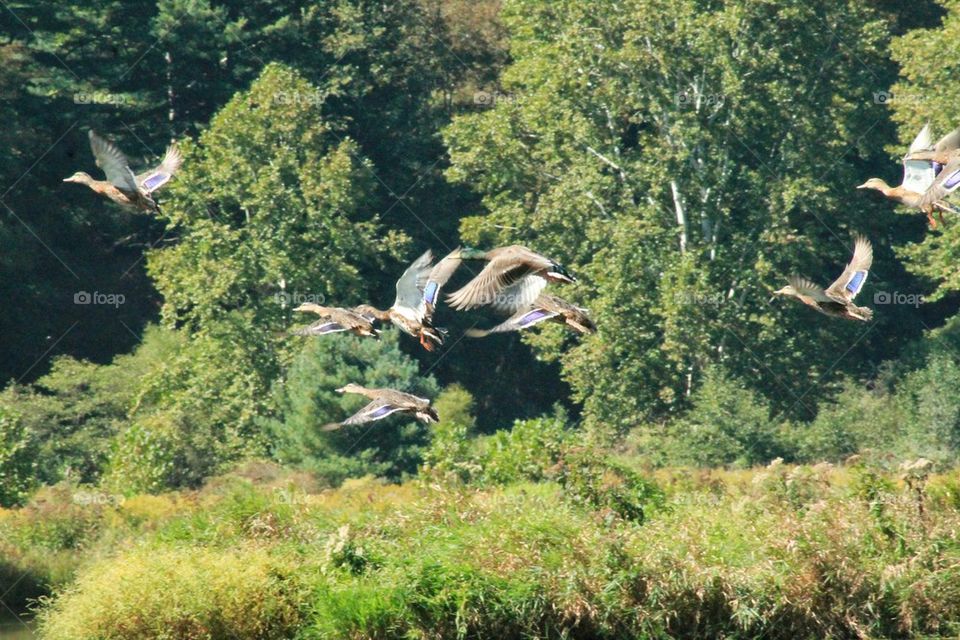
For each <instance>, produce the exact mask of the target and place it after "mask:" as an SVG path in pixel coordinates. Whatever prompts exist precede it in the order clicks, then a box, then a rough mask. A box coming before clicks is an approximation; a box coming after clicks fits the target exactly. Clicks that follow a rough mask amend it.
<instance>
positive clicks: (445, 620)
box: [0, 464, 960, 640]
mask: <svg viewBox="0 0 960 640" xmlns="http://www.w3.org/2000/svg"><path fill="white" fill-rule="evenodd" d="M563 478H564V479H563V480H549V481H544V482H540V483H514V484H509V485H505V486H496V485H492V486H482V487H468V486H462V485H458V484H455V483H447V482H439V481H437V482H431V481H426V480H421V481H414V482H409V483H406V484H402V485H388V484H382V483H380V482H377V481H374V480H372V479H364V480H353V481H348V482H347V484H346V485H344V486H343V487H341V488H339V489H336V490H319V489H317V488H316V487H314V486H313V483H312V481H311V480H310V478H309V477H307V476H303V475H292V474H290V473H287V472H282V471H280V470H279V469H277V468H275V467H272V466H271V465H267V464H251V465H248V466H247V467H245V468H243V469H241V470H239V471H238V472H236V473H234V474H231V475H228V476H224V477H220V478H217V479H215V480H213V481H211V482H209V483H208V484H207V485H206V486H205V487H204V488H203V489H202V490H199V491H195V492H180V493H170V494H164V495H158V496H148V495H143V496H136V497H132V498H127V499H120V498H115V497H111V496H105V495H101V494H96V493H95V492H92V491H85V490H83V489H82V488H77V487H68V486H59V487H56V488H52V489H48V490H45V491H44V492H41V493H40V494H39V495H38V496H36V497H35V499H34V501H33V502H32V503H31V504H30V505H28V506H27V507H25V508H22V509H19V510H8V511H0V540H2V543H0V544H2V545H3V547H4V549H3V553H2V555H0V557H2V558H4V561H3V562H4V565H3V571H4V575H5V576H13V575H18V574H26V577H25V578H24V579H23V580H22V581H21V582H20V583H19V584H20V586H19V587H18V591H17V592H16V594H10V595H9V596H8V597H7V599H6V600H7V601H8V602H13V601H14V600H15V606H20V607H22V606H24V604H25V602H26V601H27V600H28V599H29V598H32V597H36V596H37V595H38V594H40V593H43V592H45V591H46V590H47V589H48V588H51V587H52V589H53V591H54V595H53V596H52V597H50V598H43V599H42V601H41V602H40V603H35V604H34V605H33V606H34V608H36V609H37V610H38V622H39V628H40V632H41V633H42V636H43V637H45V638H50V639H53V640H66V639H78V638H144V639H146V638H236V639H240V640H243V639H247V638H283V637H291V638H293V637H297V638H488V637H505V638H509V637H527V638H641V637H642V638H668V637H687V638H689V637H702V638H707V637H719V636H724V637H737V638H748V637H749V638H754V637H765V638H824V637H838V638H886V637H889V638H906V637H956V636H957V634H958V633H960V541H958V538H957V532H958V531H960V511H958V508H960V491H958V488H960V475H958V473H957V472H951V473H949V474H942V475H934V476H930V477H926V476H925V475H923V474H919V475H917V474H913V476H908V477H907V479H908V480H909V481H905V480H904V478H903V477H902V476H901V474H899V473H894V472H882V471H877V470H873V469H870V468H867V467H862V466H857V467H853V468H846V467H845V468H835V467H832V466H829V465H820V466H816V467H790V466H786V465H781V464H774V465H772V466H771V467H768V468H764V469H756V470H752V471H740V472H722V471H721V472H717V471H692V470H682V469H676V470H670V471H661V472H657V473H656V474H654V478H655V483H656V485H657V486H658V487H659V488H660V490H652V489H651V485H650V484H649V483H647V482H643V483H641V484H637V483H636V480H635V479H632V476H630V475H629V474H627V475H624V474H620V473H617V472H614V471H608V472H605V473H604V474H602V475H601V476H598V477H592V478H587V479H585V478H584V477H578V475H577V472H576V470H575V469H574V468H573V465H570V469H569V470H568V472H567V473H566V474H565V475H564V476H563ZM584 486H588V488H587V489H584ZM78 496H79V497H78ZM614 498H615V499H614ZM624 505H627V506H628V507H629V508H627V507H625V506H624ZM631 505H632V506H631ZM638 506H639V507H642V508H637V507H638ZM7 579H8V578H6V577H5V578H4V580H7Z"/></svg>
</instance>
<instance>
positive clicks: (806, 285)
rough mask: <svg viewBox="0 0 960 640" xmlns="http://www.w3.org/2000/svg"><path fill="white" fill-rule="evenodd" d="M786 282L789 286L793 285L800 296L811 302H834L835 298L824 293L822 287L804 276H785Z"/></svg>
mask: <svg viewBox="0 0 960 640" xmlns="http://www.w3.org/2000/svg"><path fill="white" fill-rule="evenodd" d="M787 282H789V283H790V286H791V287H793V288H794V289H795V290H796V292H797V293H798V294H799V295H800V296H801V297H805V298H808V299H810V300H812V301H813V302H835V300H833V299H832V298H831V297H830V296H828V295H827V294H826V292H825V291H824V290H823V287H821V286H820V285H817V284H814V283H813V282H811V281H810V280H807V279H806V278H802V277H800V276H790V277H789V278H787Z"/></svg>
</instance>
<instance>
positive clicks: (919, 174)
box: [774, 124, 960, 322]
mask: <svg viewBox="0 0 960 640" xmlns="http://www.w3.org/2000/svg"><path fill="white" fill-rule="evenodd" d="M902 164H903V178H902V179H901V181H900V184H899V185H898V186H896V187H891V186H890V185H888V184H887V183H886V182H885V181H884V180H882V179H881V178H870V179H869V180H867V181H866V182H864V183H863V184H861V185H859V186H857V188H858V189H873V190H875V191H879V192H880V193H882V194H883V195H884V196H885V197H887V198H888V199H890V200H893V201H895V202H899V203H900V204H902V205H905V206H907V207H910V208H911V209H918V210H920V211H922V212H923V213H924V214H926V216H927V221H928V222H929V224H930V228H932V229H935V228H936V227H937V221H936V220H934V218H933V214H934V213H935V212H936V213H937V217H938V218H940V222H943V212H944V211H949V212H950V213H958V214H960V210H957V209H956V208H955V207H953V206H952V205H950V204H949V203H947V202H946V201H945V198H946V197H947V196H948V195H950V194H951V193H953V192H954V191H956V190H957V188H958V187H960V128H958V129H954V130H953V131H951V132H950V133H948V134H947V135H945V136H943V137H942V138H940V139H939V140H938V141H937V142H936V143H934V142H933V134H932V133H931V131H930V125H929V124H927V125H924V127H923V129H921V130H920V133H918V134H917V137H916V138H914V139H913V142H912V143H910V148H909V149H908V150H907V153H906V155H904V156H903V159H902ZM872 264H873V247H872V245H871V244H870V241H869V240H867V239H866V238H864V237H863V236H861V235H856V236H854V246H853V259H852V260H850V263H849V264H848V265H847V267H846V268H845V269H844V270H843V273H842V274H840V277H839V278H837V279H836V281H834V282H833V284H831V285H830V286H829V287H827V288H823V287H821V286H819V285H816V284H814V283H812V282H811V281H810V280H808V279H807V278H803V277H800V276H791V277H790V278H788V279H787V280H788V282H789V283H790V284H788V285H787V286H786V287H783V288H782V289H779V290H778V291H775V292H774V295H781V296H788V297H792V298H795V299H797V300H799V301H800V302H802V303H803V304H805V305H807V306H808V307H812V308H814V309H816V310H817V311H819V312H820V313H824V314H826V315H828V316H833V317H836V318H845V319H847V320H860V321H861V322H867V321H869V320H870V319H872V318H873V310H871V309H868V308H867V307H858V306H857V305H855V304H854V302H853V299H854V298H855V297H856V296H857V294H858V293H860V290H861V289H862V288H863V285H864V283H865V282H866V281H867V274H868V273H869V272H870V266H871V265H872Z"/></svg>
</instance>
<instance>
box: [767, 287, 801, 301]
mask: <svg viewBox="0 0 960 640" xmlns="http://www.w3.org/2000/svg"><path fill="white" fill-rule="evenodd" d="M797 295H798V294H797V290H796V289H794V288H793V285H789V284H788V285H787V286H785V287H783V288H782V289H777V290H776V291H774V292H773V296H772V297H771V298H770V300H768V301H767V302H768V304H769V303H770V302H773V301H774V300H776V299H777V296H791V297H796V296H797Z"/></svg>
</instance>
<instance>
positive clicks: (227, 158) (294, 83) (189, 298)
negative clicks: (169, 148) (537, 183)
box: [148, 64, 402, 330]
mask: <svg viewBox="0 0 960 640" xmlns="http://www.w3.org/2000/svg"><path fill="white" fill-rule="evenodd" d="M320 99H321V94H320V89H318V88H317V87H315V86H313V85H311V84H310V83H309V82H307V81H306V80H305V79H304V78H303V77H302V76H301V75H300V74H298V73H297V72H295V71H294V70H292V69H289V68H287V67H284V66H282V65H278V64H274V65H270V66H268V67H267V68H266V69H264V71H263V73H262V74H261V75H260V77H259V78H258V79H257V80H256V82H254V83H253V85H252V86H251V87H250V89H249V90H248V91H245V92H241V93H239V94H237V95H236V96H234V97H233V98H232V99H231V100H230V102H229V103H228V104H227V105H226V106H225V107H224V108H223V109H222V110H221V111H220V112H219V113H218V114H217V115H216V116H215V117H214V118H213V120H212V121H211V123H210V127H209V128H208V129H207V130H206V131H204V133H203V134H202V135H201V136H200V139H199V142H198V146H196V147H190V148H189V149H188V151H187V154H186V155H187V158H186V161H185V163H184V164H185V166H184V171H183V173H182V174H181V175H180V177H179V178H178V179H177V181H176V182H175V183H174V184H173V185H172V187H171V195H170V197H171V201H170V202H169V203H168V204H167V205H166V206H165V207H164V212H165V215H166V216H167V217H168V218H169V222H170V224H172V225H176V226H177V227H179V228H181V229H183V232H182V235H181V240H180V242H179V243H178V244H177V245H176V246H174V247H169V248H163V249H155V250H153V251H151V252H150V254H149V255H148V270H149V272H150V274H151V275H152V276H153V277H154V279H155V281H156V285H157V288H158V290H159V291H160V293H161V294H163V296H164V311H163V313H164V317H165V319H166V320H167V322H168V323H175V322H176V323H183V324H185V325H186V326H188V327H189V328H191V329H193V330H200V329H203V328H205V327H206V326H208V325H210V324H211V323H214V322H215V321H216V319H217V318H219V317H220V316H221V315H222V314H223V313H224V312H225V311H228V310H231V309H241V310H243V311H245V312H247V314H249V315H248V316H247V318H246V320H247V321H248V322H253V323H255V324H257V325H260V326H266V325H272V326H273V327H274V328H276V327H277V326H278V322H279V321H280V320H281V319H286V316H287V314H288V313H289V308H290V306H291V305H290V304H289V300H288V298H290V299H294V300H295V299H298V298H300V297H302V298H303V299H316V300H319V301H320V302H322V301H323V300H324V299H326V298H328V297H329V298H330V299H331V300H335V299H344V304H349V301H348V300H347V298H353V299H354V300H359V298H360V297H361V296H362V295H363V294H364V293H365V292H366V291H367V285H366V283H365V280H364V279H363V277H362V274H363V272H364V271H369V270H370V269H372V268H377V267H381V266H382V260H383V258H384V257H385V256H389V255H394V254H395V252H396V250H397V248H398V247H399V246H400V245H401V243H402V236H400V235H398V234H395V233H388V232H386V230H384V229H382V228H381V226H380V224H379V223H378V221H377V218H376V216H375V215H374V214H373V212H372V211H371V209H370V206H369V203H368V201H367V198H368V196H367V192H368V190H369V189H370V187H371V177H370V168H369V166H367V164H366V161H364V160H363V159H362V158H359V157H358V155H357V149H356V146H355V145H354V144H353V143H352V142H350V141H349V140H341V139H340V137H338V136H337V135H336V131H337V129H338V128H339V127H341V126H342V125H341V124H340V123H338V122H336V121H333V122H328V121H325V120H322V119H319V118H318V117H317V115H318V114H317V109H316V102H317V100H320ZM311 296H312V297H311ZM292 306H296V305H292Z"/></svg>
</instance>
